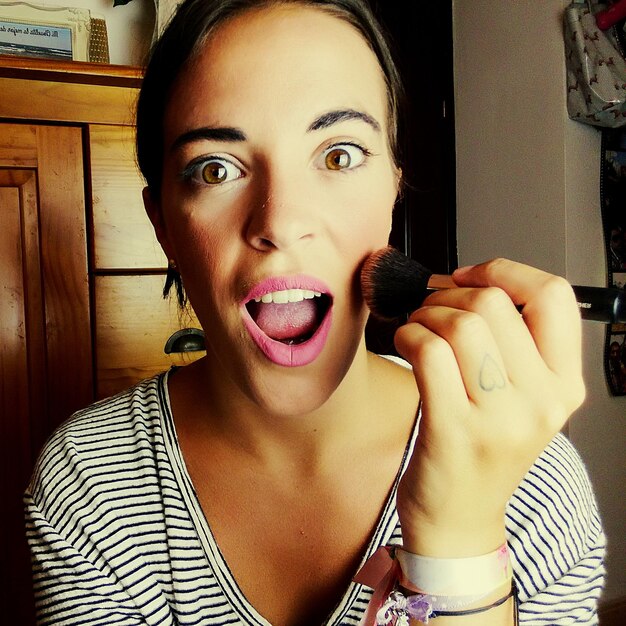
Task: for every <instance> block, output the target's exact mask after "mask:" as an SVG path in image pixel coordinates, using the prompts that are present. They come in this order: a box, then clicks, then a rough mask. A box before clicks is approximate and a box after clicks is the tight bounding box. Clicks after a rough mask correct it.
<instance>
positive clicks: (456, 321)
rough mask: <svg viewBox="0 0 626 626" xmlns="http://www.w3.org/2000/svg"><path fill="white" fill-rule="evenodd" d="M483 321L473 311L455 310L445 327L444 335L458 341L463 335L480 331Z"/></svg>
mask: <svg viewBox="0 0 626 626" xmlns="http://www.w3.org/2000/svg"><path fill="white" fill-rule="evenodd" d="M484 327H485V321H484V319H483V318H482V316H481V315H479V314H478V313H476V312H474V311H457V312H456V313H455V314H454V315H453V316H452V317H451V319H450V321H449V324H448V327H447V329H446V336H447V337H448V338H449V339H450V340H451V341H459V340H462V339H463V338H464V337H467V336H472V335H475V334H476V333H477V332H482V331H483V329H484Z"/></svg>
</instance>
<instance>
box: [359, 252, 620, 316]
mask: <svg viewBox="0 0 626 626" xmlns="http://www.w3.org/2000/svg"><path fill="white" fill-rule="evenodd" d="M453 287H456V284H455V283H454V281H453V280H452V277H451V276H448V275H445V274H433V273H432V272H431V271H430V270H429V269H427V268H425V267H424V266H423V265H421V264H420V263H418V262H417V261H414V260H413V259H410V258H408V257H407V256H405V255H404V254H402V252H400V251H399V250H396V249H395V248H392V247H391V246H388V247H387V248H382V249H381V250H378V251H376V252H374V253H373V254H371V255H370V256H369V257H368V258H367V259H366V261H365V263H364V264H363V267H362V269H361V289H362V291H363V297H364V298H365V301H366V302H367V305H368V306H369V308H370V310H371V312H372V314H373V315H374V316H375V317H378V318H381V319H388V320H391V319H396V318H399V317H402V316H404V315H407V314H409V313H412V312H413V311H415V310H416V309H418V308H419V307H420V306H421V305H422V302H423V301H424V299H425V298H426V296H427V295H428V294H429V293H430V292H432V291H437V290H439V289H451V288H453ZM572 288H573V290H574V294H575V296H576V301H577V302H578V308H579V309H580V314H581V317H582V318H583V319H585V320H595V321H597V322H604V323H607V324H617V323H620V322H621V323H623V322H626V292H625V291H624V290H623V289H617V288H610V287H582V286H579V285H572Z"/></svg>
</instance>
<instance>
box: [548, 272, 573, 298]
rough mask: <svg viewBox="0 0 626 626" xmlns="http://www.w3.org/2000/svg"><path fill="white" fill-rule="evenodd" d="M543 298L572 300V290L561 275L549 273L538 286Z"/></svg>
mask: <svg viewBox="0 0 626 626" xmlns="http://www.w3.org/2000/svg"><path fill="white" fill-rule="evenodd" d="M540 290H541V295H542V297H543V298H546V299H550V300H553V301H557V300H558V301H569V302H574V301H575V297H574V290H573V289H572V286H571V285H570V284H569V282H568V281H567V280H566V279H565V278H563V277H562V276H555V275H550V276H549V277H548V278H546V280H545V281H544V282H543V284H542V285H541V287H540Z"/></svg>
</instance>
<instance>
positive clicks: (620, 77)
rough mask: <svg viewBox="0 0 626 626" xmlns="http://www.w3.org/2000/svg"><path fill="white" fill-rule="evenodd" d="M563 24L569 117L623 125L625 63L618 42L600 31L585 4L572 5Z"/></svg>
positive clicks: (589, 121)
mask: <svg viewBox="0 0 626 626" xmlns="http://www.w3.org/2000/svg"><path fill="white" fill-rule="evenodd" d="M563 23H564V38H565V66H566V70H567V113H568V115H569V117H570V118H572V119H573V120H576V121H577V122H583V123H585V124H591V125H592V126H604V127H608V128H617V127H619V126H623V125H624V124H626V61H625V60H624V58H623V54H622V51H621V49H620V43H619V40H618V39H617V38H616V37H615V36H613V34H612V32H611V31H602V30H600V29H599V28H598V26H597V25H596V18H595V15H594V14H593V13H592V12H591V11H590V10H589V8H588V7H587V5H586V4H577V3H572V4H570V5H569V6H568V7H567V8H566V9H565V12H564V14H563Z"/></svg>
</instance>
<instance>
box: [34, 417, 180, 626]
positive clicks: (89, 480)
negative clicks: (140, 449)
mask: <svg viewBox="0 0 626 626" xmlns="http://www.w3.org/2000/svg"><path fill="white" fill-rule="evenodd" d="M107 412H108V413H110V412H111V411H110V407H109V406H108V405H103V406H102V407H101V408H100V409H99V413H97V414H91V413H88V412H86V413H85V415H83V416H80V415H77V416H75V419H73V420H70V422H68V423H67V424H66V425H64V426H63V427H61V429H59V431H57V432H56V433H55V434H54V435H53V436H52V438H51V439H50V440H49V441H48V443H47V444H46V446H45V447H44V450H43V451H42V453H41V455H40V456H39V459H38V462H37V465H36V467H35V470H34V472H33V476H32V479H31V483H30V485H29V487H28V489H27V491H26V493H25V496H24V503H25V517H26V537H27V541H28V544H29V548H30V552H31V558H32V569H33V582H34V592H35V604H36V610H37V619H38V623H39V624H44V625H52V624H62V625H63V626H68V625H70V626H79V625H80V626H139V625H141V626H155V625H156V624H159V625H160V626H173V625H174V624H176V619H175V616H174V614H173V612H172V609H171V607H170V605H169V602H168V598H167V593H166V592H165V590H164V589H163V587H162V584H161V583H162V576H161V570H160V569H159V568H158V563H157V558H156V556H155V555H154V550H152V551H151V550H150V547H148V548H146V546H145V542H146V541H147V540H146V539H145V537H144V535H143V534H142V532H141V531H136V529H137V528H138V527H140V528H144V527H145V523H144V522H145V520H146V517H147V514H146V512H145V509H146V506H147V503H146V500H147V498H146V491H145V489H143V487H142V485H143V482H142V480H143V479H142V478H141V471H139V470H141V469H143V466H141V464H139V465H137V464H136V463H135V464H133V463H132V462H131V461H132V460H133V459H135V455H133V454H126V457H128V458H129V459H131V461H129V463H130V468H131V469H130V470H127V469H124V470H123V471H122V469H121V467H122V465H123V464H122V465H121V463H120V458H126V457H125V456H123V453H122V452H120V450H122V451H124V450H126V448H123V447H121V444H120V443H119V441H118V439H120V438H121V440H122V441H126V438H125V437H123V436H122V434H123V433H122V434H120V433H121V428H120V426H119V424H118V423H117V422H113V424H109V422H107V421H104V422H102V423H101V422H98V419H100V418H101V417H102V414H103V413H107ZM108 413H107V414H108ZM102 432H105V434H106V433H108V434H106V437H104V436H103V435H102V434H101V433H102ZM111 433H112V434H111ZM116 438H117V439H116ZM127 448H128V449H129V450H132V445H131V446H127ZM123 467H124V468H126V465H123ZM150 476H152V475H151V474H150ZM128 494H133V497H134V499H135V500H134V501H136V502H138V503H139V505H135V504H133V505H132V506H130V505H129V504H128V501H129V499H132V498H129V496H128ZM134 501H133V502H134ZM155 519H156V518H155ZM152 520H153V518H152V517H149V520H148V523H152ZM157 521H158V520H157ZM142 523H144V525H143V526H142ZM155 524H157V522H155ZM157 525H158V524H157ZM159 554H160V552H159ZM155 563H157V565H155Z"/></svg>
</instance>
